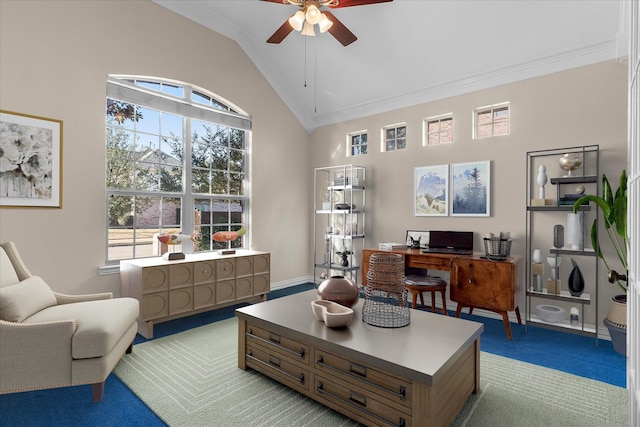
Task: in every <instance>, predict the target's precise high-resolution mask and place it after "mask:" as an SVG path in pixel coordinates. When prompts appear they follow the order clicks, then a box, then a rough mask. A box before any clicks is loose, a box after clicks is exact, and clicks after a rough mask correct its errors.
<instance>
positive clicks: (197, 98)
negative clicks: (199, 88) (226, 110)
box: [191, 90, 211, 105]
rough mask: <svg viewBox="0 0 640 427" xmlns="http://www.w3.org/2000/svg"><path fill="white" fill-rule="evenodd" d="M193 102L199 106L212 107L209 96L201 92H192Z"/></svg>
mask: <svg viewBox="0 0 640 427" xmlns="http://www.w3.org/2000/svg"><path fill="white" fill-rule="evenodd" d="M191 100H192V101H194V102H197V103H198V104H203V105H211V98H210V97H208V96H207V95H203V94H201V93H200V92H196V91H195V90H194V91H193V92H191Z"/></svg>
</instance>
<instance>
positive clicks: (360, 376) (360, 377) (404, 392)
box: [316, 355, 407, 400]
mask: <svg viewBox="0 0 640 427" xmlns="http://www.w3.org/2000/svg"><path fill="white" fill-rule="evenodd" d="M316 364H317V365H318V366H320V367H321V368H328V369H331V370H333V371H335V372H340V373H341V374H343V375H347V376H349V377H351V378H355V379H357V380H358V381H362V382H363V383H366V384H369V385H370V386H372V387H375V388H377V389H379V390H382V391H385V392H387V393H391V394H393V395H394V396H397V397H398V399H400V400H405V399H406V398H407V389H406V388H405V386H400V389H399V390H398V391H395V390H392V389H390V388H387V387H382V386H381V385H379V384H376V383H374V382H371V381H369V380H367V379H365V378H363V377H366V375H367V369H366V367H362V368H363V369H364V374H362V370H360V371H358V370H357V369H355V370H354V369H353V367H354V366H359V365H355V364H353V363H351V364H350V365H349V371H348V372H347V371H343V370H342V369H338V368H336V367H335V366H331V365H327V364H326V363H324V358H323V357H322V355H320V356H318V359H317V360H316ZM352 372H355V373H356V374H357V376H356V375H354V374H353V373H352Z"/></svg>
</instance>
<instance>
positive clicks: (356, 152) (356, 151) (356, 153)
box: [351, 147, 360, 156]
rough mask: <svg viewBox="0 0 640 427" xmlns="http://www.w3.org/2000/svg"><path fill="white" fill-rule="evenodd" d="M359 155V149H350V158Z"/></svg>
mask: <svg viewBox="0 0 640 427" xmlns="http://www.w3.org/2000/svg"><path fill="white" fill-rule="evenodd" d="M359 154H360V149H359V147H351V155H352V156H357V155H359Z"/></svg>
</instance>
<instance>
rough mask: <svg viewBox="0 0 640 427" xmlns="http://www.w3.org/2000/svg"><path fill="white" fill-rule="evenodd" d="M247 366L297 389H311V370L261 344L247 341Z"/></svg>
mask: <svg viewBox="0 0 640 427" xmlns="http://www.w3.org/2000/svg"><path fill="white" fill-rule="evenodd" d="M245 358H246V362H247V366H249V367H250V368H253V369H255V370H256V371H259V372H262V373H263V374H266V375H268V376H270V377H272V378H273V379H275V380H276V381H279V382H281V383H283V384H287V385H288V386H289V387H291V388H294V389H296V390H301V389H302V390H303V391H309V384H308V380H309V370H308V369H306V368H303V367H301V366H299V365H298V364H295V363H292V362H291V361H289V360H288V359H287V358H283V357H282V356H281V355H280V354H274V353H271V352H269V351H268V350H266V349H265V348H264V347H261V346H260V345H256V344H252V343H247V353H246V354H245Z"/></svg>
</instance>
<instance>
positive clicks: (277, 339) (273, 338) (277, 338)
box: [269, 332, 280, 344]
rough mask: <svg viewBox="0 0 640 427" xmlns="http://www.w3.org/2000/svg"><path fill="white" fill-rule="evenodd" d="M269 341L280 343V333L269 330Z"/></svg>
mask: <svg viewBox="0 0 640 427" xmlns="http://www.w3.org/2000/svg"><path fill="white" fill-rule="evenodd" d="M269 341H273V342H274V343H276V344H280V335H276V334H274V333H273V332H269Z"/></svg>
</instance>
